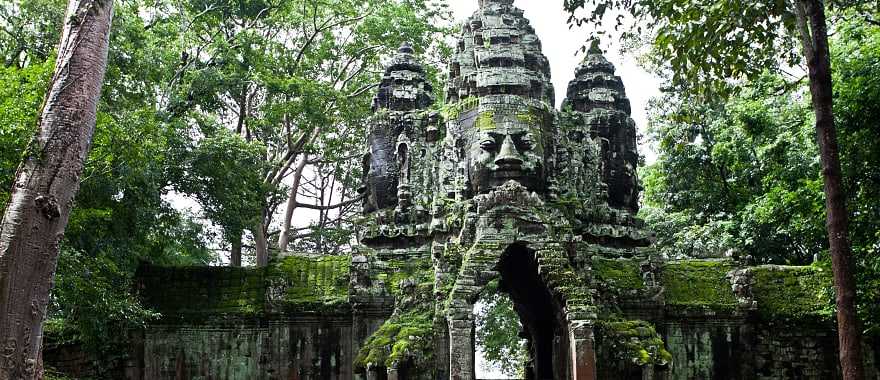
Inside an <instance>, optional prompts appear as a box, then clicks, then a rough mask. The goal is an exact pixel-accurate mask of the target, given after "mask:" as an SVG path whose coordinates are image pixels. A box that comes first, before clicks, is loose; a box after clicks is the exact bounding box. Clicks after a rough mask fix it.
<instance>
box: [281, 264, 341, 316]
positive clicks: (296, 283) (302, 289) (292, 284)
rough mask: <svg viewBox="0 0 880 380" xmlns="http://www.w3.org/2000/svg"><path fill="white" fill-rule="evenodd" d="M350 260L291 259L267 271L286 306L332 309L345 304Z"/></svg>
mask: <svg viewBox="0 0 880 380" xmlns="http://www.w3.org/2000/svg"><path fill="white" fill-rule="evenodd" d="M350 268H351V256H348V255H344V256H326V255H322V256H311V255H291V256H288V257H285V258H284V259H282V260H281V261H280V262H278V263H277V264H276V265H275V266H273V267H271V268H270V270H269V274H268V278H267V280H268V281H269V283H270V284H273V283H276V284H281V285H280V286H283V287H284V288H283V289H280V290H281V291H283V295H281V299H280V301H281V302H282V303H284V304H287V305H336V304H341V303H344V302H347V301H348V292H349V291H348V289H349V271H350Z"/></svg>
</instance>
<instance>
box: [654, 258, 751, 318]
mask: <svg viewBox="0 0 880 380" xmlns="http://www.w3.org/2000/svg"><path fill="white" fill-rule="evenodd" d="M733 268H734V263H733V262H732V261H729V260H681V261H670V262H667V263H666V264H664V265H663V270H662V275H661V278H662V281H661V282H662V284H663V287H664V298H665V301H666V304H667V305H670V306H683V307H696V308H707V309H714V310H732V309H734V308H736V306H737V304H738V302H737V299H736V297H735V296H734V294H733V290H731V287H730V282H729V281H728V280H727V277H726V276H727V272H729V271H730V270H731V269H733Z"/></svg>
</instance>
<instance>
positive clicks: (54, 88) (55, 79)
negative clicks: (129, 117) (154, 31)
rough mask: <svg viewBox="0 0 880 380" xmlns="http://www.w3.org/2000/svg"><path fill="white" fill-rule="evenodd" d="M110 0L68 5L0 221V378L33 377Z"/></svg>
mask: <svg viewBox="0 0 880 380" xmlns="http://www.w3.org/2000/svg"><path fill="white" fill-rule="evenodd" d="M112 13H113V2H112V0H73V1H71V2H70V4H69V5H68V8H67V13H66V16H65V21H64V28H63V32H62V34H61V43H60V45H59V49H58V56H57V59H56V65H55V71H54V74H53V75H52V79H51V80H50V84H49V91H48V93H47V96H46V100H45V102H44V105H43V110H42V112H41V115H40V118H39V130H38V132H37V134H36V135H35V136H34V138H33V140H32V141H31V143H30V145H29V148H28V150H27V151H26V155H25V157H24V161H23V162H22V164H21V166H20V167H19V169H18V172H17V174H16V179H15V183H14V189H13V191H12V194H11V196H10V200H9V204H8V206H7V208H6V210H5V212H4V215H3V221H2V223H0V342H2V345H3V357H2V358H0V360H2V363H0V378H4V379H6V378H14V379H39V378H42V376H43V368H42V360H41V358H42V356H41V349H42V337H43V330H42V329H43V327H42V322H43V319H44V317H45V315H46V308H47V306H48V302H49V290H50V288H51V286H52V282H53V277H54V274H55V266H56V263H57V260H58V252H59V244H60V241H61V238H62V236H63V234H64V229H65V227H66V225H67V221H68V217H69V216H70V210H71V205H72V202H73V198H74V196H75V195H76V192H77V190H78V189H79V180H80V178H79V177H80V174H81V173H82V170H83V165H84V160H85V158H86V156H87V154H88V152H89V147H90V145H91V140H92V135H93V133H94V129H95V123H96V115H97V107H98V100H99V98H100V93H101V84H102V83H103V80H104V73H105V70H106V67H107V51H108V45H109V35H110V23H111V19H112Z"/></svg>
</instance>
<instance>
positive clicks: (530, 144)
mask: <svg viewBox="0 0 880 380" xmlns="http://www.w3.org/2000/svg"><path fill="white" fill-rule="evenodd" d="M519 144H520V147H521V148H522V149H523V150H531V149H532V148H534V146H535V142H534V140H532V136H531V135H523V136H522V137H521V138H520V141H519Z"/></svg>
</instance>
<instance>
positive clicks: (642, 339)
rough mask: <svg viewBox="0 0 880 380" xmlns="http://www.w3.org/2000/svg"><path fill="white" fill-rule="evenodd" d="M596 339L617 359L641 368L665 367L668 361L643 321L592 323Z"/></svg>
mask: <svg viewBox="0 0 880 380" xmlns="http://www.w3.org/2000/svg"><path fill="white" fill-rule="evenodd" d="M596 333H597V339H598V340H599V341H600V343H601V344H602V345H603V346H604V347H605V348H607V349H609V351H610V352H612V353H613V354H614V355H615V356H616V358H617V359H619V360H622V361H625V362H629V363H633V364H636V365H639V366H643V365H665V364H667V363H669V362H671V361H672V354H670V353H669V351H667V350H666V348H665V347H664V343H663V338H662V337H661V336H660V334H658V333H657V331H656V330H655V329H654V326H653V325H651V324H650V323H648V322H645V321H614V320H604V321H598V322H597V323H596Z"/></svg>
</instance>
